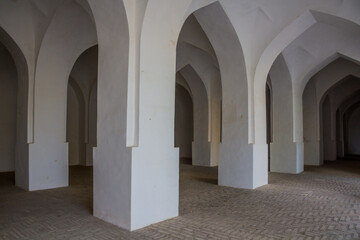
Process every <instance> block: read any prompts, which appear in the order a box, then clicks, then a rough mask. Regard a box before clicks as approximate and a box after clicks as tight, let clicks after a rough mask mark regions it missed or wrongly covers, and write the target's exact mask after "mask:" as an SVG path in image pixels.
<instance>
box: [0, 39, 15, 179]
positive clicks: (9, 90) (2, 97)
mask: <svg viewBox="0 0 360 240" xmlns="http://www.w3.org/2000/svg"><path fill="white" fill-rule="evenodd" d="M17 78H18V76H17V71H16V65H15V63H14V60H13V58H12V56H11V54H10V52H9V51H8V50H7V48H6V47H5V46H4V45H3V44H2V43H1V42H0V109H1V114H0V132H1V134H0V156H1V158H0V172H1V173H3V172H15V153H16V122H17V120H16V119H17V116H16V112H17V110H16V109H17V103H16V102H17V94H18V90H17V89H18V80H17ZM13 181H15V179H14V180H13Z"/></svg>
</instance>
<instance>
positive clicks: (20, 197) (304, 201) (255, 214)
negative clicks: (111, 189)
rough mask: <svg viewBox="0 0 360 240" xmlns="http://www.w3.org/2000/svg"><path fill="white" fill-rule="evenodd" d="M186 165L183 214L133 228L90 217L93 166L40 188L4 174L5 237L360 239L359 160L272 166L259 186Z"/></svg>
mask: <svg viewBox="0 0 360 240" xmlns="http://www.w3.org/2000/svg"><path fill="white" fill-rule="evenodd" d="M181 169H182V171H181V178H180V215H181V216H180V217H177V218H174V219H171V220H168V221H164V222H161V223H158V224H154V225H152V226H149V227H147V228H143V229H141V230H138V231H135V232H131V233H130V232H128V231H125V230H123V229H120V228H118V227H115V226H113V225H111V224H108V223H105V222H103V221H101V220H99V219H97V218H95V217H93V216H91V206H92V187H91V186H92V179H91V175H92V170H91V168H83V167H72V168H71V170H70V176H71V179H70V182H71V186H70V187H68V188H60V189H55V190H46V191H37V192H25V191H22V190H20V189H18V188H16V187H14V186H13V185H12V179H13V176H12V174H0V239H359V234H360V161H359V160H358V161H356V160H351V161H349V160H339V161H337V162H336V163H334V162H333V163H327V164H326V165H325V166H322V167H309V168H306V171H305V172H304V173H302V174H298V175H290V174H279V173H271V174H270V176H269V184H268V185H266V186H263V187H260V188H258V189H256V190H240V189H233V188H227V187H220V186H217V185H216V182H217V174H216V172H217V169H216V168H202V167H193V166H189V165H181Z"/></svg>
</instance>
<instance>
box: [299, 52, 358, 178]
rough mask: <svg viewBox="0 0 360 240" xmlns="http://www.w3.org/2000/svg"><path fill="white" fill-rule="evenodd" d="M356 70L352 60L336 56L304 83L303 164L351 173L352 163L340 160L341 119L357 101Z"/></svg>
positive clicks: (341, 148)
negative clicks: (323, 166)
mask: <svg viewBox="0 0 360 240" xmlns="http://www.w3.org/2000/svg"><path fill="white" fill-rule="evenodd" d="M359 71H360V67H359V65H358V64H357V62H356V61H354V60H353V59H350V58H345V57H341V56H338V58H336V59H335V60H333V61H332V62H330V63H328V64H327V65H326V66H324V67H323V68H322V69H321V70H320V71H318V72H317V73H316V74H314V75H313V76H312V78H311V79H310V80H309V81H308V82H307V84H306V86H305V88H304V91H303V96H302V98H303V99H302V100H303V129H304V155H305V165H310V166H311V165H313V166H319V165H323V164H325V168H327V167H331V168H333V169H337V170H340V169H343V170H345V169H346V172H349V171H351V168H352V167H351V165H353V164H354V163H353V162H351V161H343V160H344V159H346V156H345V155H344V143H345V140H344V139H345V138H344V134H345V132H344V129H345V128H344V126H345V125H346V123H345V122H344V121H345V120H344V117H343V116H344V114H345V112H346V109H348V108H349V107H350V105H351V104H353V103H355V102H356V101H358V100H359V95H358V93H359V91H360V82H359V81H358V77H357V76H358V74H359ZM338 159H341V161H336V160H338ZM309 169H310V168H309ZM311 169H315V168H311Z"/></svg>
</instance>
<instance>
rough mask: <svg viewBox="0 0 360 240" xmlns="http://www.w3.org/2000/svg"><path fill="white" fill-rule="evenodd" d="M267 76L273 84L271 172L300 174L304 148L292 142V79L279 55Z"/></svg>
mask: <svg viewBox="0 0 360 240" xmlns="http://www.w3.org/2000/svg"><path fill="white" fill-rule="evenodd" d="M269 76H270V78H271V85H272V109H273V114H272V117H273V121H272V122H273V131H272V140H273V141H272V142H271V143H270V171H271V172H282V173H299V172H302V171H303V167H298V165H301V164H298V163H299V162H302V159H301V158H302V156H303V153H302V151H303V148H302V147H301V143H300V142H295V141H294V136H293V126H294V115H293V105H294V103H293V94H292V93H293V91H292V82H291V76H290V74H289V71H288V68H287V66H286V63H285V61H284V58H283V56H282V55H279V57H278V58H277V59H276V60H275V62H274V64H273V66H272V68H271V70H270V73H269Z"/></svg>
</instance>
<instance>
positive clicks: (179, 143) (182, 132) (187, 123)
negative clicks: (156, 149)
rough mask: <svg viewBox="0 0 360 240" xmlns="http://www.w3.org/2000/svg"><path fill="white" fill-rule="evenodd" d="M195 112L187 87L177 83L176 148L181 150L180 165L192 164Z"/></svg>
mask: <svg viewBox="0 0 360 240" xmlns="http://www.w3.org/2000/svg"><path fill="white" fill-rule="evenodd" d="M193 111H194V110H193V101H192V98H191V94H190V93H189V91H188V90H187V89H186V87H183V86H181V85H180V84H179V83H177V84H176V89H175V147H178V148H179V155H180V156H179V157H180V164H190V165H191V164H192V147H191V145H192V141H193V140H194V134H193V126H194V118H193Z"/></svg>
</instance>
